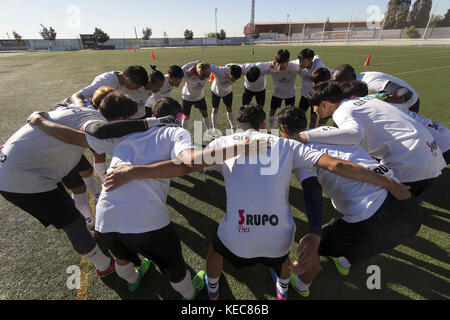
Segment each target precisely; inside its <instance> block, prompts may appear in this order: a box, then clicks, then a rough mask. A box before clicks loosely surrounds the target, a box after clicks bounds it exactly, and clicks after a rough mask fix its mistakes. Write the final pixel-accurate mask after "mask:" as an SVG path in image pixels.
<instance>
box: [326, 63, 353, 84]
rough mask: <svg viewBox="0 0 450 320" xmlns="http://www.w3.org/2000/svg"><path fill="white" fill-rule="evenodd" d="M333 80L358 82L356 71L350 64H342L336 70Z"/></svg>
mask: <svg viewBox="0 0 450 320" xmlns="http://www.w3.org/2000/svg"><path fill="white" fill-rule="evenodd" d="M332 79H333V80H334V81H337V82H349V81H352V80H356V73H355V69H353V67H352V66H351V65H349V64H341V65H340V66H337V67H336V69H335V70H334V72H333V78H332Z"/></svg>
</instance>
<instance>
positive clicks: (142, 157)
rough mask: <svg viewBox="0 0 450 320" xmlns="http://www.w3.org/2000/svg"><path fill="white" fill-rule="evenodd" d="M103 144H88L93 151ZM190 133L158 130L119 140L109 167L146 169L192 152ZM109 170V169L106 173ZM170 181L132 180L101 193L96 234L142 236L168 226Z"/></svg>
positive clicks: (174, 129) (179, 130) (94, 142)
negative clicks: (124, 165) (138, 234)
mask: <svg viewBox="0 0 450 320" xmlns="http://www.w3.org/2000/svg"><path fill="white" fill-rule="evenodd" d="M102 141H103V140H97V141H89V143H90V144H91V142H92V143H93V144H92V145H91V147H93V148H94V150H95V149H107V148H109V147H110V145H109V144H108V142H107V143H106V146H105V147H101V146H99V144H101V143H102ZM192 148H194V147H193V144H192V141H191V136H190V134H189V132H188V131H187V130H185V129H183V128H178V127H177V128H176V127H157V128H151V129H149V130H148V131H146V132H137V133H132V134H130V135H127V136H125V137H124V138H121V139H120V140H119V141H118V142H117V144H116V145H115V147H114V151H113V152H112V158H111V166H114V165H120V164H131V165H146V164H152V163H158V162H161V161H165V160H169V159H175V158H176V157H177V156H178V155H179V154H180V153H181V152H182V151H183V150H186V149H192ZM109 170H110V169H109ZM169 184H170V179H135V180H131V181H130V182H128V183H126V184H124V185H122V186H120V187H119V188H117V189H115V190H112V191H109V192H105V190H104V189H103V190H102V192H101V194H100V198H99V200H98V203H97V208H96V222H95V230H97V231H99V232H103V233H107V232H118V233H134V234H135V233H145V232H149V231H153V230H158V229H161V228H163V227H165V226H167V225H168V224H169V223H170V220H169V212H168V210H167V208H166V199H167V193H168V190H169Z"/></svg>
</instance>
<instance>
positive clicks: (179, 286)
mask: <svg viewBox="0 0 450 320" xmlns="http://www.w3.org/2000/svg"><path fill="white" fill-rule="evenodd" d="M191 281H192V279H191V273H190V272H189V271H188V270H186V277H184V279H183V280H181V281H180V282H177V283H173V282H171V283H170V284H171V285H172V288H174V289H175V291H177V292H179V293H180V294H181V295H182V296H183V297H185V298H186V299H189V298H190V297H192V296H193V294H194V287H193V286H192V282H191Z"/></svg>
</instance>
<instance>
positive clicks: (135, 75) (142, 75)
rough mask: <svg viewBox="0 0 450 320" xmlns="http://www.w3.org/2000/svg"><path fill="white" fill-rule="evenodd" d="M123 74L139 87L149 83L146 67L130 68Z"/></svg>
mask: <svg viewBox="0 0 450 320" xmlns="http://www.w3.org/2000/svg"><path fill="white" fill-rule="evenodd" d="M123 74H124V75H125V76H126V77H128V78H130V79H131V82H133V83H134V84H136V85H138V86H145V85H147V83H148V73H147V70H145V68H144V67H141V66H129V67H128V68H126V70H125V71H124V72H123Z"/></svg>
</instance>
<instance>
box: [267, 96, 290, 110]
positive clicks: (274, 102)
mask: <svg viewBox="0 0 450 320" xmlns="http://www.w3.org/2000/svg"><path fill="white" fill-rule="evenodd" d="M283 100H284V105H285V106H286V107H287V106H294V105H295V97H292V98H286V99H282V98H278V97H275V96H272V101H270V109H272V110H274V109H278V108H280V107H281V104H282V103H283Z"/></svg>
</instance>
